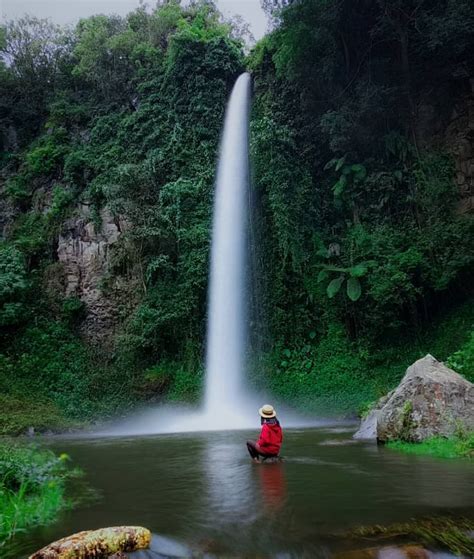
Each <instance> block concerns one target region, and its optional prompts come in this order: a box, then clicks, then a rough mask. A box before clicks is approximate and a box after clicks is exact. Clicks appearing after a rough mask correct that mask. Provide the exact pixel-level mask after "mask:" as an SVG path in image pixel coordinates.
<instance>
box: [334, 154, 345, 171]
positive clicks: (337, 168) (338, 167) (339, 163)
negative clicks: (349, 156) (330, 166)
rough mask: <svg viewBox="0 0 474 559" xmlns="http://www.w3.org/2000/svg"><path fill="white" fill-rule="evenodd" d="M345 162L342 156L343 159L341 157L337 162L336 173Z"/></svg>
mask: <svg viewBox="0 0 474 559" xmlns="http://www.w3.org/2000/svg"><path fill="white" fill-rule="evenodd" d="M345 162H346V156H345V155H344V157H341V158H339V159H338V160H337V163H336V171H339V169H340V168H341V167H342V166H343V165H344V163H345Z"/></svg>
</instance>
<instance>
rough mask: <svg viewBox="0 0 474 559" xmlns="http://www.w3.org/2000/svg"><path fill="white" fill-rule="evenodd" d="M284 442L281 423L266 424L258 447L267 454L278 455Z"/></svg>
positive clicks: (263, 426)
mask: <svg viewBox="0 0 474 559" xmlns="http://www.w3.org/2000/svg"><path fill="white" fill-rule="evenodd" d="M282 442H283V432H282V430H281V427H280V424H279V423H276V422H275V423H264V424H263V425H262V431H261V433H260V438H259V439H258V441H257V445H258V446H259V447H260V449H261V451H262V452H264V453H265V454H278V453H279V452H280V447H281V443H282Z"/></svg>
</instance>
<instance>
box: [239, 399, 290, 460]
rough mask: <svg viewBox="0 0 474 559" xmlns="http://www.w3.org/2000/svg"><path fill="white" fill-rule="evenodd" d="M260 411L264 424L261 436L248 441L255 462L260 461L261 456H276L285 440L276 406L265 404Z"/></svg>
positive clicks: (261, 420)
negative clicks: (255, 439) (256, 439)
mask: <svg viewBox="0 0 474 559" xmlns="http://www.w3.org/2000/svg"><path fill="white" fill-rule="evenodd" d="M258 413H259V414H260V418H261V419H260V422H261V425H262V431H261V432H260V438H259V439H258V441H256V442H255V441H247V449H248V451H249V454H250V456H251V457H252V460H253V461H254V462H260V458H263V459H265V458H276V457H277V456H278V454H279V453H280V448H281V443H282V442H283V432H282V430H281V427H280V422H279V421H278V419H277V416H276V411H275V409H274V407H273V406H271V405H270V404H265V405H264V406H262V407H261V408H260V409H259V410H258Z"/></svg>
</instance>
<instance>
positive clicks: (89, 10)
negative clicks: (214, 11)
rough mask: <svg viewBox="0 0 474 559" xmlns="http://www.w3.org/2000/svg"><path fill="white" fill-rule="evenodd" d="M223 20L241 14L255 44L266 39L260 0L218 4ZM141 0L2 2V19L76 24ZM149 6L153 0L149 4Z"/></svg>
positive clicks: (125, 8)
mask: <svg viewBox="0 0 474 559" xmlns="http://www.w3.org/2000/svg"><path fill="white" fill-rule="evenodd" d="M215 1H216V4H217V7H218V9H219V10H220V12H221V13H222V14H224V16H226V17H230V16H232V15H235V14H238V15H241V16H242V17H243V19H244V20H245V21H247V22H248V23H249V24H250V30H251V32H252V34H253V36H254V37H255V39H256V40H258V39H260V38H261V37H263V35H264V34H265V31H266V29H267V19H266V16H265V14H264V12H263V10H262V8H261V6H260V0H215ZM138 3H139V2H138V0H0V15H1V17H2V19H3V20H8V19H16V18H18V17H21V16H23V15H24V14H25V13H28V14H31V15H35V16H37V17H43V18H51V19H52V20H53V21H54V22H55V23H61V24H63V23H75V22H77V21H78V20H79V19H80V18H81V17H87V16H90V15H93V14H112V13H114V14H119V15H125V14H127V13H128V12H130V11H132V10H134V9H135V8H136V7H137V6H138ZM147 3H148V4H149V5H150V6H154V5H155V1H154V0H148V2H147Z"/></svg>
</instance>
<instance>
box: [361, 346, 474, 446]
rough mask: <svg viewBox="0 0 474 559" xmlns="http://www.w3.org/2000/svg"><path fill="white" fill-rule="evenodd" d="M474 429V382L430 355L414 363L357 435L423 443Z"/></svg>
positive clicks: (372, 438)
mask: <svg viewBox="0 0 474 559" xmlns="http://www.w3.org/2000/svg"><path fill="white" fill-rule="evenodd" d="M459 429H464V430H467V431H471V430H474V385H473V384H472V383H471V382H469V381H468V380H466V379H465V378H464V377H462V376H461V375H459V374H458V373H456V372H455V371H453V370H452V369H449V368H448V367H446V366H445V365H444V364H443V363H440V362H439V361H437V360H436V359H435V358H434V357H433V356H432V355H426V356H425V357H423V359H419V360H418V361H416V362H415V363H414V364H413V365H411V366H410V367H409V368H408V369H407V371H406V373H405V376H404V377H403V379H402V381H401V382H400V384H399V386H398V388H397V389H396V390H394V391H392V392H391V393H390V394H388V395H387V396H385V397H384V398H382V399H380V400H379V401H378V402H377V404H376V406H375V408H374V409H373V410H372V411H371V412H370V413H369V414H368V416H367V417H366V418H365V419H364V420H363V421H362V422H361V426H360V428H359V430H358V431H357V432H356V433H355V435H354V438H357V439H371V440H375V439H376V440H378V441H381V442H385V441H391V440H396V439H402V440H406V441H413V442H420V441H423V440H425V439H427V438H429V437H432V436H443V437H450V436H452V435H454V434H455V433H456V431H457V430H459Z"/></svg>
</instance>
